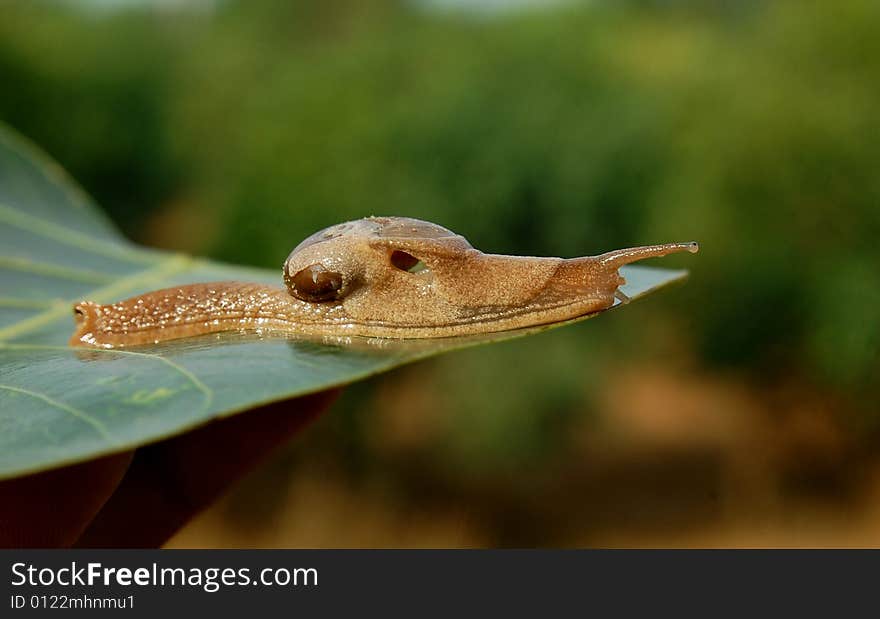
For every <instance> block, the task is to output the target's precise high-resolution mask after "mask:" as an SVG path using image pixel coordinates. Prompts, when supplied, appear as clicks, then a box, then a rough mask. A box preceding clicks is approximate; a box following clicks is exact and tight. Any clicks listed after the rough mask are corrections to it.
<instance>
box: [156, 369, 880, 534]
mask: <svg viewBox="0 0 880 619" xmlns="http://www.w3.org/2000/svg"><path fill="white" fill-rule="evenodd" d="M422 369H423V370H427V369H428V368H422ZM426 374H428V372H427V371H425V372H424V373H423V372H422V371H420V370H419V368H418V367H416V368H413V369H411V370H404V371H401V372H398V374H397V375H392V376H391V377H389V378H386V379H384V380H382V381H381V383H380V385H379V387H378V392H379V394H380V395H379V396H378V398H379V405H378V406H377V407H376V410H377V412H379V413H380V416H381V418H380V419H374V420H373V422H372V423H371V427H372V428H373V436H372V437H371V442H372V443H373V444H374V446H375V448H376V449H377V450H378V453H379V454H380V458H381V460H382V466H381V470H379V471H378V472H376V471H374V472H373V474H371V475H369V476H366V477H363V476H359V475H351V474H348V473H346V472H345V471H344V470H342V469H341V468H340V466H339V464H338V462H334V461H333V459H327V458H321V457H320V454H314V453H313V452H312V451H311V450H307V451H309V456H306V457H305V458H297V456H296V452H297V450H298V449H303V445H294V446H291V447H290V448H289V449H288V450H286V451H285V452H283V453H280V454H278V455H277V456H276V457H275V458H274V459H273V460H272V461H271V462H269V463H268V464H267V465H266V466H265V467H263V468H261V469H260V470H259V471H257V472H256V473H254V474H253V475H251V476H250V477H249V478H247V479H246V480H244V481H243V482H242V483H241V484H239V485H238V486H236V487H235V488H234V489H233V491H232V492H231V493H230V494H229V495H228V496H227V497H226V498H225V499H224V500H223V501H222V502H221V503H220V504H218V505H216V506H215V507H213V508H211V509H210V510H208V511H207V512H205V513H204V514H203V515H202V516H200V517H199V518H197V519H196V520H195V521H194V522H192V523H191V524H190V525H189V526H188V527H186V528H185V529H184V530H182V531H181V532H180V533H179V534H178V535H177V536H176V537H175V538H174V539H173V540H172V541H171V542H170V544H169V547H176V548H185V547H317V548H323V547H330V548H334V547H376V546H379V547H404V548H405V547H426V546H427V547H492V546H517V547H518V546H527V547H531V546H551V547H557V546H558V547H572V546H576V547H584V546H589V547H631V546H640V547H641V546H647V547H678V546H683V547H705V546H709V547H803V546H810V547H816V546H818V547H827V546H831V547H840V546H872V547H880V461H878V459H877V458H876V457H872V456H864V457H862V456H858V455H856V454H854V453H853V452H852V450H851V449H850V447H851V446H850V445H848V441H847V438H846V433H845V431H844V430H843V429H841V428H840V427H838V426H837V424H836V422H835V403H834V402H828V401H822V400H821V399H820V398H819V397H818V396H815V397H814V396H812V395H811V394H810V393H809V389H808V388H805V387H804V386H802V385H801V386H798V385H787V386H784V387H778V388H775V389H773V390H772V391H770V392H764V393H758V392H756V391H755V390H750V389H749V388H748V387H746V386H745V385H744V384H742V382H741V381H737V380H736V379H735V378H731V377H725V376H722V375H705V374H699V373H693V372H688V371H676V370H672V371H669V370H663V369H658V368H656V367H651V366H647V367H640V368H630V369H628V370H625V371H623V370H621V371H618V372H616V376H615V378H614V379H613V380H612V381H610V382H609V383H608V384H606V386H605V388H604V389H603V392H602V394H601V397H600V398H599V402H600V405H599V409H598V412H599V419H598V421H591V422H590V423H584V424H582V426H581V427H578V428H577V431H576V436H574V437H573V448H572V449H571V450H569V451H568V452H567V453H564V454H560V455H559V456H558V457H557V458H555V459H554V460H555V461H554V462H552V463H551V464H550V465H549V466H547V467H546V470H535V471H532V472H531V473H530V474H528V475H526V476H519V477H516V478H508V479H507V480H506V481H505V482H501V483H499V482H498V480H497V479H495V480H491V481H490V480H480V479H473V480H471V483H468V484H463V485H456V484H455V483H452V482H451V481H450V480H448V479H447V480H444V479H443V477H442V475H440V474H438V473H437V471H435V470H431V468H430V467H427V466H421V467H420V457H419V455H418V454H419V450H420V449H421V448H423V447H424V448H426V447H427V446H428V445H429V443H430V438H431V436H432V435H434V434H435V433H437V432H439V430H438V426H440V425H442V420H441V419H438V418H437V417H436V416H435V415H434V414H432V411H431V410H430V401H429V400H430V397H428V401H422V402H416V403H415V404H414V401H413V398H418V397H420V396H419V395H418V394H424V393H425V392H426V389H425V385H424V382H425V375H426ZM427 391H428V392H429V393H430V389H429V390H427ZM421 397H423V398H424V397H425V396H424V395H423V396H421ZM329 415H333V411H332V410H331V411H330V412H329ZM326 421H327V420H326V419H325V420H324V421H323V422H321V421H319V422H318V426H320V425H321V424H322V423H323V424H324V425H327V424H326ZM313 431H314V432H315V435H316V438H317V439H320V438H321V435H322V434H326V428H321V427H317V428H314V429H313ZM299 440H300V441H302V442H308V441H309V440H310V437H309V432H306V433H305V434H304V435H303V436H301V437H300V439H299ZM313 455H314V456H316V457H315V458H314V459H312V457H311V456H313ZM291 459H293V460H294V461H295V465H294V472H293V473H292V474H290V476H289V477H286V478H285V473H282V471H283V470H287V468H288V467H290V466H291ZM279 478H280V479H282V480H283V482H284V483H283V485H282V486H280V487H279V485H278V482H279ZM267 493H269V494H271V496H267ZM261 504H265V505H261ZM242 506H248V508H247V510H246V511H247V513H243V512H244V511H245V510H243V508H242ZM266 506H269V507H270V508H269V509H267V508H266Z"/></svg>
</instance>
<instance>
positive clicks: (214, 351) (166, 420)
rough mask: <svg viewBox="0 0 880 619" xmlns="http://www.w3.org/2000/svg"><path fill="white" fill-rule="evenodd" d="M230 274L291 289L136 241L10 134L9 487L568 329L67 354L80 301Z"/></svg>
mask: <svg viewBox="0 0 880 619" xmlns="http://www.w3.org/2000/svg"><path fill="white" fill-rule="evenodd" d="M302 232H303V233H306V232H311V231H302ZM280 260H281V257H280V256H279V262H280ZM624 275H625V277H626V279H627V281H628V284H627V285H626V286H625V288H624V289H623V290H624V292H625V293H626V294H627V295H628V296H629V297H630V298H637V297H640V296H643V295H645V294H647V293H648V292H651V291H652V290H655V289H656V288H658V287H660V286H663V285H666V284H669V283H670V282H673V281H676V280H679V279H681V278H683V277H684V275H685V272H684V271H670V270H665V269H654V268H645V267H628V268H626V269H625V271H624ZM223 279H238V280H242V279H243V280H251V281H263V282H268V283H277V282H279V281H280V269H279V270H277V271H266V270H257V269H248V268H242V267H236V266H230V265H225V264H220V263H217V262H211V261H208V260H202V259H199V258H193V257H190V256H186V255H181V254H173V253H166V252H159V251H152V250H148V249H145V248H141V247H138V246H136V245H134V244H132V243H130V242H128V241H127V240H125V239H123V238H122V237H121V236H120V235H119V233H118V232H117V231H116V230H115V229H114V227H113V225H112V224H111V223H109V222H108V221H107V220H106V219H105V218H104V217H103V215H102V214H101V213H100V211H99V210H98V209H97V208H96V207H95V205H94V204H93V203H92V202H91V200H90V199H89V198H88V197H87V196H86V195H85V194H84V193H83V192H82V191H81V190H80V189H79V188H78V187H77V186H76V185H75V184H74V183H73V182H72V181H71V180H70V179H69V178H68V177H67V176H66V175H65V173H64V172H63V170H62V169H61V168H60V167H59V166H58V164H56V163H54V162H53V161H51V160H49V159H48V158H47V157H46V156H45V155H43V154H42V153H40V152H39V151H38V150H37V149H36V148H34V147H33V146H31V145H30V144H29V143H27V142H26V141H25V140H24V139H23V138H21V137H19V136H17V135H16V134H14V133H13V132H11V131H10V130H9V129H6V128H3V127H2V126H0V479H2V478H9V477H15V476H19V475H24V474H28V473H33V472H36V471H41V470H44V469H50V468H54V467H58V466H62V465H66V464H71V463H74V462H79V461H83V460H88V459H92V458H96V457H99V456H102V455H106V454H110V453H113V452H117V451H121V450H125V449H131V448H133V447H137V446H139V445H143V444H145V443H149V442H152V441H156V440H159V439H162V438H165V437H169V436H172V435H174V434H179V433H182V432H185V431H187V430H189V429H191V428H194V427H196V426H199V425H202V424H204V423H207V422H208V421H210V420H211V419H214V418H217V417H223V416H226V415H231V414H234V413H238V412H242V411H246V410H248V409H250V408H253V407H255V406H258V405H260V404H264V403H268V402H272V401H277V400H283V399H287V398H293V397H297V396H301V395H304V394H307V393H313V392H317V391H322V390H325V389H329V388H331V387H336V386H339V385H345V384H348V383H351V382H354V381H358V380H361V379H364V378H367V377H369V376H372V375H374V374H377V373H380V372H385V371H387V370H390V369H391V368H394V367H396V366H399V365H401V364H404V363H408V362H410V361H414V360H416V359H419V358H423V357H426V356H430V355H433V354H437V353H439V352H443V351H448V350H452V349H456V348H461V347H464V346H472V345H475V344H479V343H485V342H489V341H498V340H503V339H509V338H512V337H517V336H522V335H526V334H530V333H534V332H537V331H542V330H544V329H547V328H553V327H555V326H558V325H552V326H549V327H546V326H545V327H539V328H535V329H528V330H522V331H517V332H512V333H511V332H509V333H503V334H496V335H493V336H487V337H480V338H458V339H443V340H411V341H397V340H364V339H355V340H347V341H345V342H327V341H324V342H322V343H318V342H313V341H307V340H299V339H296V338H290V337H288V338H279V337H260V336H257V335H241V334H230V335H221V336H216V335H215V336H206V337H202V338H195V339H191V340H181V341H177V342H170V343H167V344H162V345H159V346H155V347H149V348H139V349H138V350H136V351H135V350H123V351H116V350H85V349H80V348H69V347H68V346H67V340H68V338H69V337H70V335H71V333H72V331H73V318H72V312H71V306H72V303H73V302H74V301H77V300H81V299H89V300H94V301H99V302H104V303H106V302H110V301H114V300H118V299H121V298H125V297H129V296H132V295H134V294H137V293H140V292H145V291H148V290H154V289H157V288H163V287H166V286H172V285H176V284H183V283H190V282H197V281H212V280H223ZM569 322H575V321H569Z"/></svg>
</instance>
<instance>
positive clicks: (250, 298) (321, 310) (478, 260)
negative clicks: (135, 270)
mask: <svg viewBox="0 0 880 619" xmlns="http://www.w3.org/2000/svg"><path fill="white" fill-rule="evenodd" d="M698 249H699V246H698V245H697V243H695V242H690V243H668V244H663V245H650V246H646V247H633V248H629V249H620V250H617V251H611V252H608V253H604V254H601V255H598V256H587V257H581V258H569V259H564V258H535V257H524V256H503V255H495V254H485V253H483V252H481V251H478V250H476V249H474V248H473V247H472V246H471V244H470V243H468V241H467V240H466V239H465V238H464V237H462V236H460V235H458V234H455V233H454V232H452V231H450V230H447V229H446V228H443V227H442V226H439V225H437V224H433V223H430V222H426V221H420V220H417V219H410V218H406V217H368V218H366V219H360V220H356V221H350V222H346V223H341V224H338V225H335V226H331V227H329V228H326V229H324V230H321V231H319V232H317V233H315V234H313V235H312V236H310V237H308V238H307V239H305V240H304V241H302V242H301V243H300V244H299V245H297V246H296V248H295V249H294V250H293V251H292V252H291V253H290V255H289V256H288V258H287V260H286V261H285V262H284V268H283V277H284V284H285V287H284V288H282V287H280V286H279V287H272V286H267V285H264V284H254V283H246V282H234V281H227V282H214V283H199V284H190V285H185V286H177V287H173V288H166V289H163V290H157V291H155V292H148V293H145V294H141V295H138V296H135V297H132V298H130V299H126V300H124V301H119V302H117V303H111V304H108V305H100V304H98V303H93V302H90V301H84V302H81V303H77V304H76V305H74V316H75V320H76V330H75V332H74V334H73V337H72V338H71V340H70V344H71V345H73V346H92V347H99V348H118V347H124V346H137V345H144V344H153V343H159V342H160V341H165V340H170V339H175V338H183V337H191V336H196V335H202V334H206V333H215V332H220V331H234V330H242V329H245V330H247V329H270V330H275V331H282V332H286V333H296V334H302V335H317V336H328V335H329V336H367V337H380V338H434V337H449V336H459V335H475V334H482V333H489V332H496V331H506V330H511V329H519V328H522V327H531V326H536V325H541V324H547V323H552V322H557V321H561V320H567V319H571V318H576V317H578V316H583V315H585V314H589V313H593V312H597V311H600V310H603V309H606V308H608V307H610V306H612V305H613V304H614V299H615V297H616V298H618V299H620V300H621V301H626V300H627V299H626V297H625V296H623V293H622V292H620V291H619V287H620V286H621V285H622V284H624V283H625V281H624V279H623V278H622V277H621V276H620V274H619V273H618V268H620V267H621V266H622V265H625V264H629V263H631V262H635V261H637V260H642V259H644V258H652V257H656V256H665V255H667V254H671V253H674V252H679V251H688V252H691V253H694V252H696V251H697V250H698Z"/></svg>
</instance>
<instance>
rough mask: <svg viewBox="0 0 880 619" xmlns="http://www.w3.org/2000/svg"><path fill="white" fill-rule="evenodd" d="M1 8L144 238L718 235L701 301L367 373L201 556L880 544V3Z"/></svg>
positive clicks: (1, 27) (31, 84) (21, 50)
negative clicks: (371, 223)
mask: <svg viewBox="0 0 880 619" xmlns="http://www.w3.org/2000/svg"><path fill="white" fill-rule="evenodd" d="M0 12H2V18H0V120H3V121H5V122H7V123H9V124H11V125H12V126H14V127H16V128H17V129H18V130H19V131H21V132H22V133H24V134H25V135H27V136H29V137H30V138H32V139H33V140H34V141H36V142H37V143H38V144H40V145H41V146H42V147H43V148H45V149H46V150H47V151H48V152H49V153H50V154H51V155H52V156H54V157H55V158H56V159H58V160H59V161H60V162H61V164H62V165H63V166H65V167H66V168H67V169H68V170H69V171H70V172H71V174H72V175H73V176H74V177H75V178H76V179H78V180H79V181H80V182H81V183H82V184H83V185H84V186H85V188H86V189H87V190H88V191H89V192H90V193H91V194H92V195H93V196H95V198H96V199H97V201H98V203H99V204H101V205H103V206H104V207H105V208H106V209H107V211H108V212H109V214H110V215H111V217H112V218H113V219H114V220H115V221H116V222H117V224H118V225H119V226H120V227H121V229H122V230H123V231H124V232H125V233H126V234H127V235H128V236H129V237H131V238H132V239H134V240H136V241H138V242H141V243H145V244H148V245H153V246H156V247H163V248H170V249H174V250H182V251H187V252H191V253H196V254H203V255H207V256H211V257H213V258H217V259H220V260H225V261H232V262H238V263H244V264H251V265H256V266H263V267H270V268H280V264H281V262H282V260H283V259H284V258H285V257H286V255H287V254H288V252H289V251H290V249H291V248H292V247H293V246H294V245H295V244H296V243H297V242H299V240H301V239H302V238H304V237H305V236H306V235H308V234H310V233H312V232H313V231H315V230H317V229H319V228H322V227H324V226H327V225H330V224H333V223H337V222H339V221H342V220H346V219H353V218H358V217H362V216H366V215H370V214H377V215H381V214H393V215H406V216H411V217H418V218H423V219H428V220H431V221H435V222H437V223H440V224H442V225H444V226H447V227H449V228H452V229H453V230H456V231H457V232H460V233H461V234H464V235H465V236H466V237H468V238H469V240H470V241H471V242H472V243H473V244H474V246H475V247H479V248H480V249H483V250H486V251H491V252H497V253H518V254H534V255H562V256H575V255H583V254H593V253H600V252H602V251H605V250H609V249H614V248H618V247H623V246H629V245H637V244H646V243H654V242H662V241H674V240H689V239H692V238H693V239H698V240H699V241H700V242H701V243H702V247H703V250H702V252H701V253H700V254H699V255H697V256H687V257H683V258H682V257H669V258H666V259H664V261H663V262H662V266H672V267H687V268H689V269H691V278H690V280H689V281H688V282H687V284H686V285H684V286H680V287H675V288H671V289H667V290H664V291H662V292H661V293H658V294H656V295H652V296H651V297H650V298H648V299H645V300H643V301H640V302H638V303H635V304H633V305H631V306H629V307H627V308H625V309H624V310H622V311H615V312H612V313H610V314H607V315H605V316H602V317H600V318H598V319H596V320H593V321H589V322H587V323H583V324H579V325H575V326H573V327H569V328H565V329H559V330H554V331H551V332H549V333H545V334H541V335H538V336H534V337H530V338H526V339H522V340H514V341H511V342H506V343H503V344H498V345H493V346H486V347H479V348H475V349H471V350H466V351H463V352H458V353H454V354H451V355H446V356H443V357H440V358H438V359H434V360H430V361H427V362H422V363H419V364H416V365H414V366H410V367H407V368H403V369H401V370H398V371H395V372H392V373H390V374H386V375H384V376H382V377H380V378H378V379H373V380H371V381H368V382H366V383H361V384H358V385H355V386H352V387H350V388H349V389H348V390H347V391H346V393H345V394H344V395H343V397H342V399H341V400H340V401H339V402H337V404H336V405H335V407H334V408H333V409H332V410H331V411H330V413H329V414H327V415H325V416H324V417H323V418H322V419H320V420H319V421H318V422H317V423H316V424H315V425H314V426H313V427H312V428H311V429H310V430H309V431H307V432H305V433H303V434H302V435H300V436H299V437H298V439H297V440H296V441H295V443H294V444H292V445H290V447H289V448H287V449H285V450H283V451H282V452H281V453H279V454H277V455H276V456H275V457H273V458H272V459H271V460H270V461H269V462H267V463H266V465H265V466H263V467H262V468H261V469H259V470H258V471H256V472H255V473H254V474H252V475H251V476H249V477H248V478H247V479H245V480H244V481H243V482H242V483H241V484H239V485H237V486H236V487H235V488H234V489H233V490H232V492H231V493H230V494H229V496H228V497H226V498H225V499H224V500H223V501H222V502H221V503H220V504H218V505H217V506H216V507H214V508H213V509H211V510H209V511H208V512H206V513H205V514H204V515H203V516H201V517H200V518H198V519H197V520H196V521H194V522H193V523H191V525H190V526H189V527H188V528H186V529H185V530H183V531H182V532H181V533H180V534H179V535H178V536H177V537H176V538H175V539H174V540H173V541H172V543H171V545H172V546H212V547H213V546H246V547H251V546H292V547H301V546H303V547H325V546H329V547H333V546H402V547H406V546H432V547H446V546H453V547H458V546H468V547H482V546H633V545H644V546H679V545H682V546H707V545H708V546H797V545H809V546H829V545H830V546H854V545H855V546H880V380H878V349H880V311H878V308H880V243H878V239H880V114H878V109H880V4H878V3H876V2H874V1H873V0H841V1H838V2H834V3H830V2H825V3H822V2H809V3H808V2H796V1H790V2H786V1H780V2H772V3H765V2H752V1H742V2H725V1H722V0H715V1H703V2H700V1H697V0H691V1H688V0H653V1H649V0H642V1H635V0H631V1H620V0H616V1H613V2H612V1H607V2H606V1H602V0H593V1H592V2H574V1H569V2H565V1H555V2H553V1H547V0H545V1H543V2H541V1H537V0H532V1H528V0H518V1H516V2H513V1H505V0H470V1H468V0H422V1H419V0H410V1H405V0H322V1H317V0H316V1H314V2H304V1H303V2H289V1H284V0H247V1H245V0H238V1H235V0H227V1H210V0H202V1H192V2H185V1H183V0H179V1H172V0H164V1H158V0H156V1H145V0H103V1H99V0H67V1H53V2H50V1H39V0H17V1H16V0H0ZM657 264H658V266H660V263H657Z"/></svg>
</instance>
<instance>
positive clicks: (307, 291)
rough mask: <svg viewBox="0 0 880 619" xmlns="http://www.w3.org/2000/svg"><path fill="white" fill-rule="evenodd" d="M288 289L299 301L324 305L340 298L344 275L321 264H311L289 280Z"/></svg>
mask: <svg viewBox="0 0 880 619" xmlns="http://www.w3.org/2000/svg"><path fill="white" fill-rule="evenodd" d="M287 287H288V289H289V290H290V293H291V294H292V295H293V296H295V297H296V298H297V299H300V300H302V301H308V302H310V303H323V302H325V301H333V300H335V299H337V298H339V291H340V290H342V274H341V273H337V272H336V271H330V270H328V269H326V268H325V267H324V266H323V265H321V264H311V265H309V266H307V267H306V268H304V269H302V270H300V271H298V272H297V273H296V274H295V275H292V276H289V277H288V278H287Z"/></svg>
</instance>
